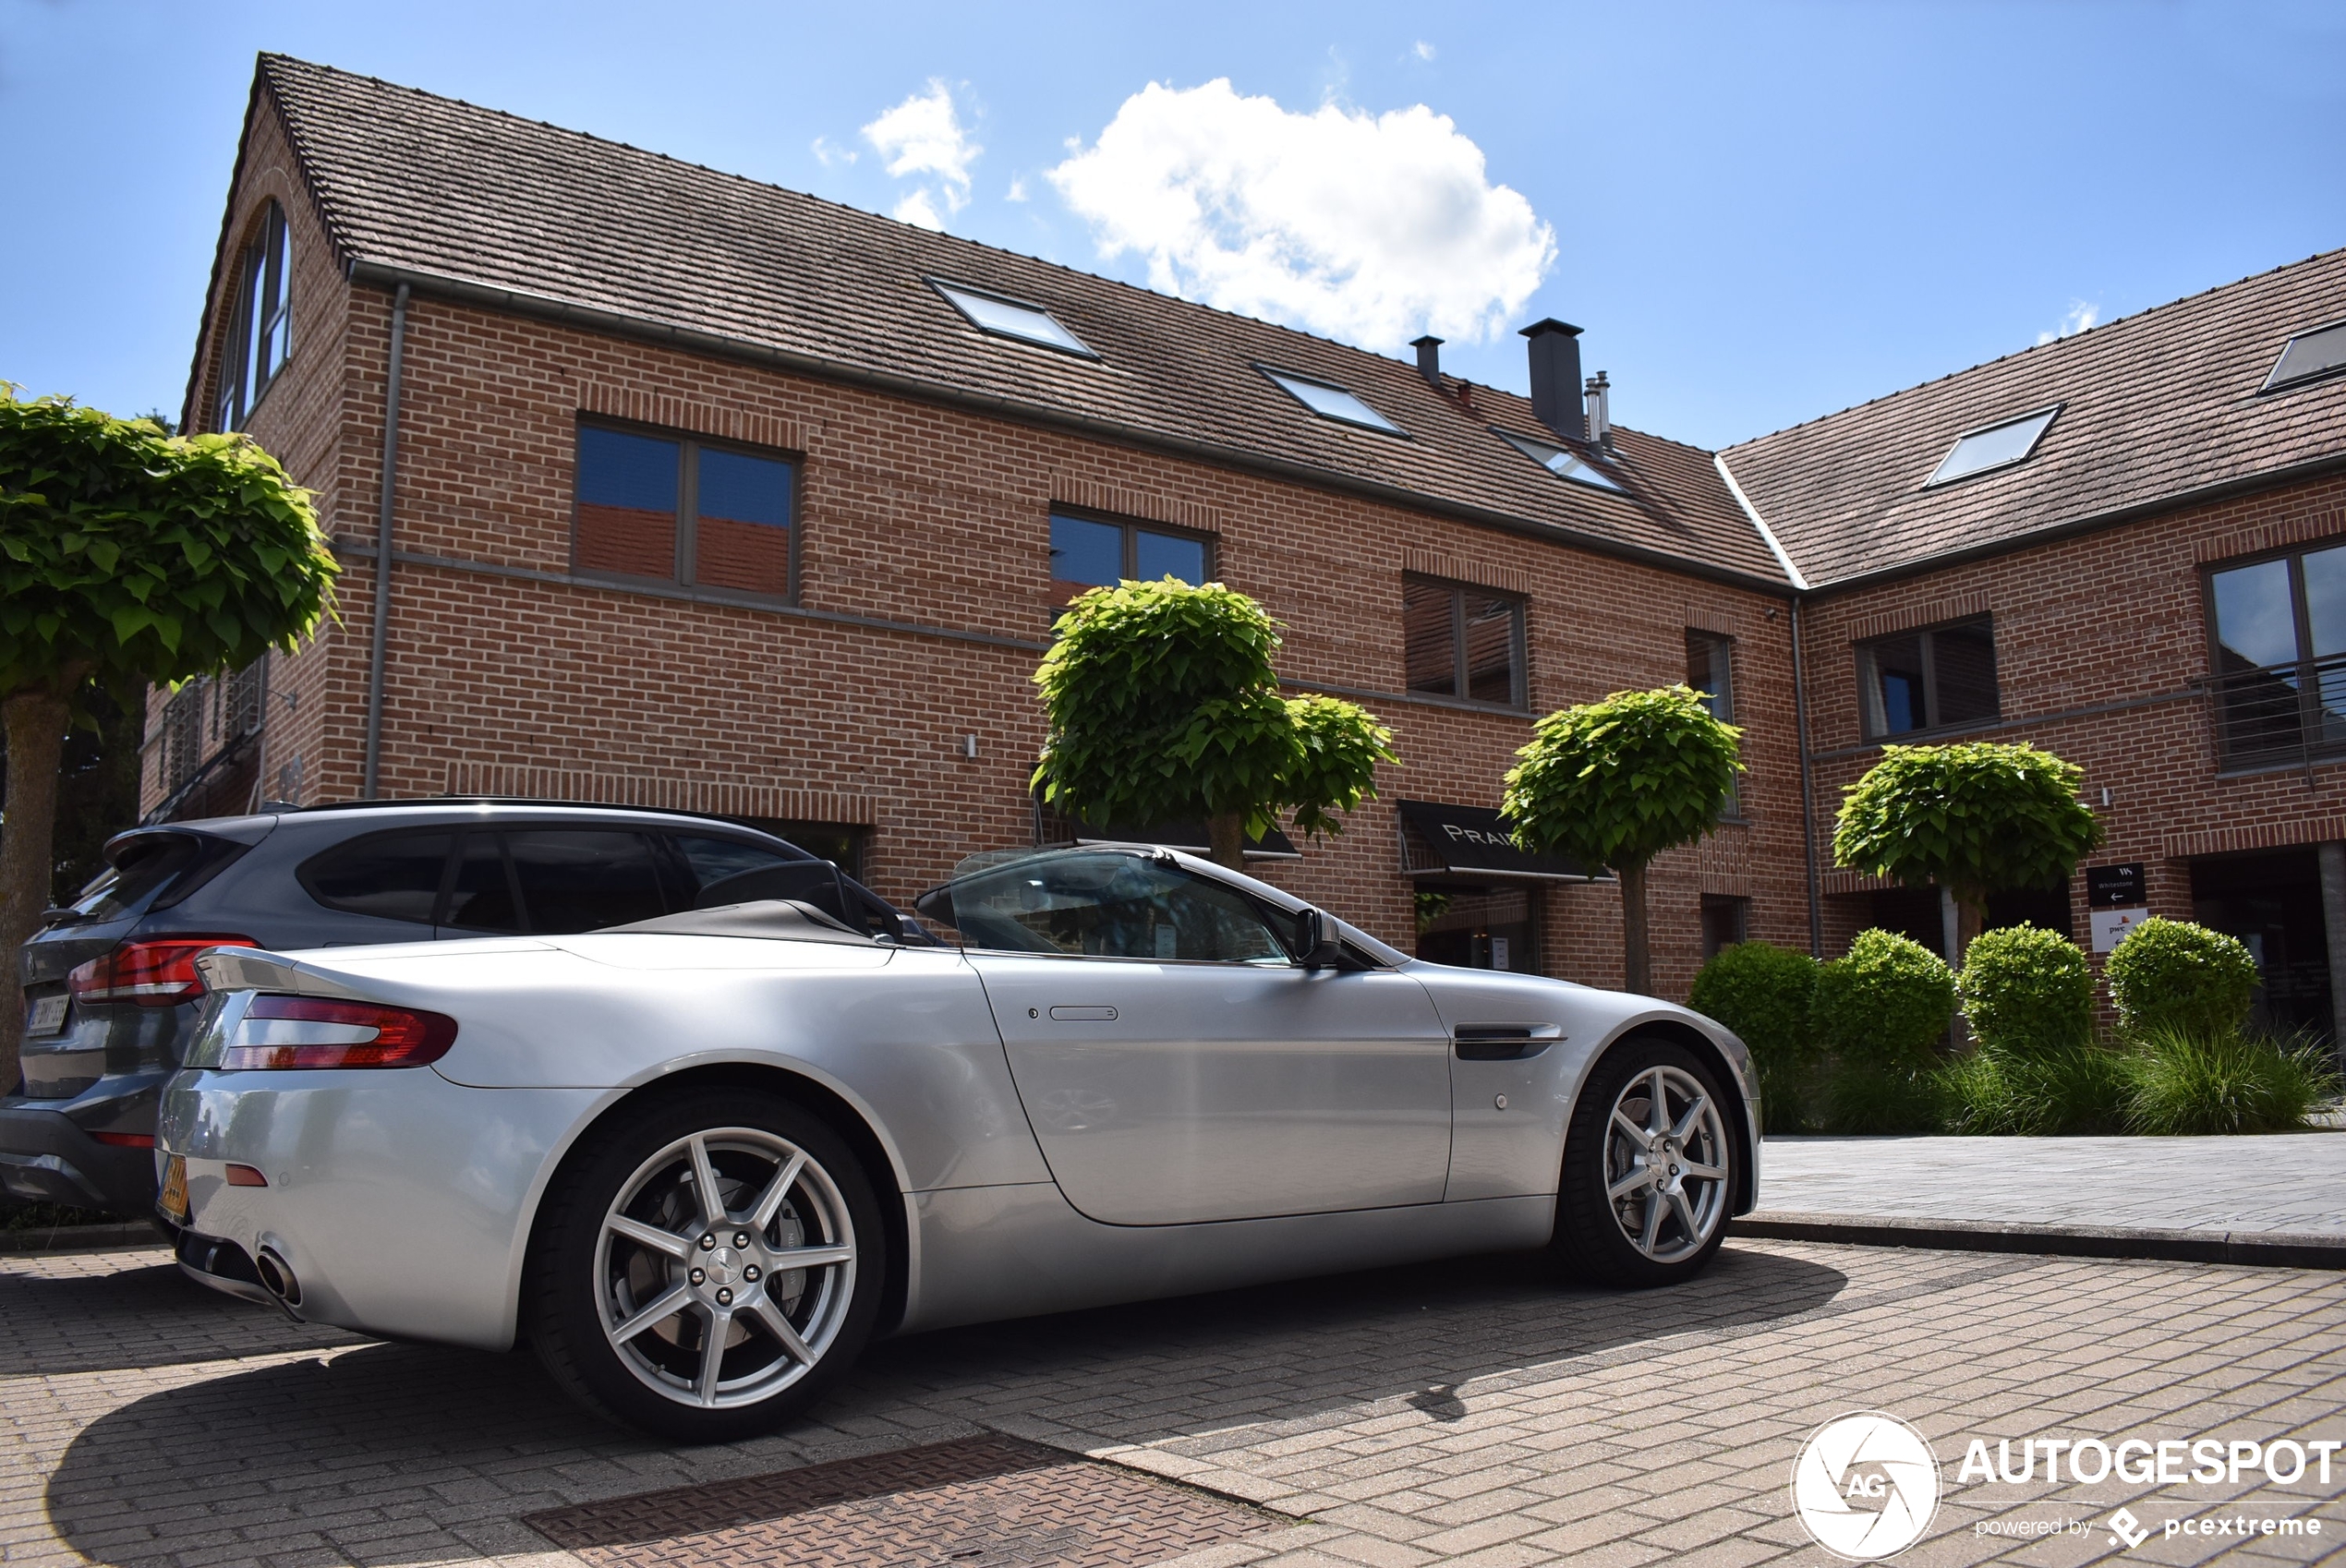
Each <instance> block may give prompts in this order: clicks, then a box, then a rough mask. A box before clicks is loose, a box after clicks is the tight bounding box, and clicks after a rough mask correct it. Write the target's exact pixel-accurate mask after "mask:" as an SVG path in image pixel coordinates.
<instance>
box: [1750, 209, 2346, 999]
mask: <svg viewBox="0 0 2346 1568" xmlns="http://www.w3.org/2000/svg"><path fill="white" fill-rule="evenodd" d="M2340 371H2346V251H2331V252H2329V253H2328V254H2325V255H2321V256H2316V257H2314V258H2312V259H2309V260H2305V261H2301V262H2297V263H2295V264H2293V265H2292V266H2287V267H2281V268H2278V269H2276V270H2274V271H2269V272H2266V273H2263V274H2261V275H2259V276H2256V277H2252V278H2249V279H2246V280H2244V281H2243V282H2240V283H2231V284H2228V285H2226V286H2224V287H2221V288H2217V289H2211V290H2209V291H2207V293H2205V294H2200V295H2196V296H2192V297H2190V298H2187V299H2183V300H2179V301H2176V302H2175V303H2173V304H2171V305H2164V306H2160V307H2159V308H2155V309H2151V310H2146V311H2144V312H2142V313H2140V314H2139V315H2135V316H2132V317H2128V318H2125V319H2123V320H2116V321H2112V322H2110V323H2109V324H2107V325H2104V326H2100V327H2096V328H2095V329H2093V330H2092V331H2090V332H2085V333H2082V334H2080V335H2078V336H2076V337H2074V338H2068V339H2063V340H2062V341H2060V342H2056V343H2051V344H2042V345H2040V346H2038V347H2035V348H2031V349H2027V350H2026V351H2024V352H2022V353H2019V354H2014V355H2011V356H2006V357H2005V358H2002V359H1998V360H1995V361H1993V362H1991V363H1989V364H1986V365H1981V366H1977V367H1975V368H1971V369H1968V370H1965V371H1962V372H1959V373H1957V374H1955V375H1953V376H1949V377H1946V378H1944V379H1943V380H1937V381H1932V382H1930V383H1929V384H1928V385H1925V386H1920V387H1915V388H1911V389H1909V390H1907V391H1905V392H1896V393H1893V394H1892V395H1891V396H1889V397H1885V398H1881V399H1879V400H1877V401H1875V402H1872V403H1868V404H1864V405H1862V406H1859V407H1856V408H1850V409H1845V410H1844V411H1842V412H1841V413H1838V414H1832V415H1828V416H1825V417H1824V418H1821V419H1818V420H1814V421H1812V422H1810V423H1808V424H1806V425H1801V426H1797V427H1795V428H1791V429H1788V430H1780V431H1778V432H1776V433H1775V434H1773V435H1769V436H1763V437H1761V438H1760V439H1759V440H1754V441H1749V442H1747V443H1745V444H1744V445H1741V446H1737V447H1733V448H1730V449H1729V450H1728V451H1726V452H1723V453H1722V454H1721V456H1722V461H1723V464H1724V465H1725V467H1726V469H1727V471H1728V472H1729V473H1731V474H1732V475H1733V476H1734V477H1735V480H1736V481H1737V482H1738V484H1739V485H1740V486H1741V488H1742V490H1743V493H1744V495H1745V496H1746V498H1747V500H1748V501H1749V502H1750V504H1751V505H1752V506H1753V507H1754V509H1755V510H1756V512H1757V513H1758V515H1759V516H1760V517H1762V518H1764V519H1765V520H1766V524H1767V525H1768V526H1769V527H1770V528H1771V529H1772V530H1773V532H1774V534H1775V536H1776V537H1778V538H1779V539H1781V540H1782V541H1783V543H1784V548H1785V549H1786V550H1787V551H1788V552H1789V554H1790V556H1791V558H1792V560H1793V561H1795V562H1796V563H1797V566H1798V569H1799V571H1800V572H1801V573H1802V581H1803V586H1804V588H1805V589H1806V591H1805V592H1804V593H1803V594H1802V595H1801V602H1800V615H1801V633H1802V641H1803V656H1804V657H1803V660H1802V673H1803V676H1804V692H1805V695H1806V697H1807V708H1808V752H1809V759H1810V767H1811V771H1812V773H1813V776H1814V790H1815V803H1814V818H1813V820H1814V822H1815V824H1816V829H1817V832H1818V834H1819V836H1820V840H1821V841H1824V842H1826V843H1829V840H1830V837H1831V828H1832V813H1833V809H1834V805H1835V803H1836V802H1838V801H1839V799H1840V793H1841V789H1842V787H1843V786H1844V785H1845V784H1847V783H1849V782H1850V781H1852V780H1854V779H1855V778H1856V777H1857V776H1858V775H1859V774H1860V773H1862V772H1863V771H1864V770H1865V769H1866V768H1867V767H1868V766H1870V764H1871V762H1872V760H1873V759H1874V757H1875V756H1876V755H1877V754H1878V751H1879V747H1880V742H1882V741H1884V740H1886V739H1887V740H1899V739H1907V738H1922V739H1929V740H1941V739H1953V738H1970V739H1993V740H2013V741H2027V742H2032V743H2034V744H2036V745H2039V746H2043V747H2045V748H2047V749H2048V750H2050V751H2053V752H2056V753H2058V754H2061V755H2062V756H2063V757H2066V758H2068V759H2069V760H2070V761H2072V762H2074V763H2077V764H2079V765H2081V766H2083V767H2084V768H2085V770H2086V799H2087V800H2088V801H2089V802H2091V803H2092V804H2093V805H2094V806H2095V807H2096V809H2097V810H2098V812H2099V813H2100V815H2101V817H2102V820H2103V822H2104V824H2105V826H2107V828H2108V831H2109V835H2110V841H2109V844H2108V846H2107V848H2105V849H2104V850H2101V851H2100V852H2099V853H2098V854H2097V855H2096V856H2094V857H2093V863H2092V866H2089V867H2087V868H2086V869H2084V870H2081V872H2080V874H2078V875H2077V876H2076V877H2075V878H2074V879H2073V882H2072V884H2071V886H2069V887H2059V888H2050V889H2046V890H2045V891H2044V892H2043V893H2041V894H2038V895H2035V896H2028V895H2017V896H2014V897H2013V898H2011V899H2007V900H2004V902H2005V904H2006V908H2005V909H2004V910H2003V911H2001V912H2002V913H2003V915H2004V916H2005V918H2008V919H2017V918H2023V917H2026V918H2028V919H2032V920H2035V921H2037V922H2038V923H2043V924H2049V925H2056V926H2059V927H2062V928H2063V929H2066V930H2068V931H2069V932H2070V933H2071V934H2072V935H2074V937H2076V938H2077V939H2078V940H2079V941H2081V942H2088V943H2089V944H2091V945H2092V946H2095V947H2101V946H2106V945H2107V944H2108V942H2109V941H2110V938H2111V935H2112V934H2111V932H2110V930H2109V929H2108V927H2109V926H2110V923H2112V921H2113V920H2114V919H2118V918H2120V917H2117V916H2114V915H2112V914H2111V913H2110V912H2109V911H2108V910H2105V911H2103V913H2102V924H2103V926H2104V930H2103V932H2102V935H2101V936H2100V939H2099V940H2098V941H2095V940H2094V939H2093V925H2094V914H2095V911H2094V910H2093V909H2091V908H2089V905H2088V895H2089V887H2090V886H2091V885H2092V884H2093V883H2095V882H2097V881H2098V882H2100V883H2101V884H2102V886H2103V887H2104V889H2105V892H2104V897H2103V899H2102V900H2101V901H2102V902H2103V903H2104V904H2105V905H2110V906H2113V907H2116V908H2125V909H2135V910H2141V911H2147V912H2149V913H2154V914H2161V915H2168V916H2172V917H2176V918H2182V919H2196V920H2199V921H2202V922H2204V923H2207V924H2210V925H2213V926H2216V927H2217V928H2218V929H2219V930H2224V931H2229V932H2231V933H2233V934H2234V935H2239V936H2241V937H2242V938H2243V940H2245V941H2246V942H2247V943H2248V945H2249V947H2250V948H2251V950H2252V951H2253V952H2255V954H2256V956H2257V958H2258V961H2259V964H2260V966H2261V968H2262V970H2263V972H2264V976H2265V994H2264V1001H2263V1005H2264V1007H2265V1008H2266V1011H2267V1015H2268V1016H2269V1017H2270V1018H2271V1019H2272V1020H2273V1021H2274V1022H2276V1023H2280V1024H2284V1025H2303V1026H2305V1027H2308V1028H2312V1029H2316V1030H2319V1031H2329V1030H2330V1028H2331V1024H2332V1006H2333V1003H2332V998H2333V996H2334V995H2335V996H2338V997H2340V998H2346V970H2341V971H2340V982H2339V983H2337V984H2336V985H2335V986H2334V985H2333V983H2332V979H2331V975H2332V964H2333V962H2334V961H2335V962H2340V963H2346V843H2341V840H2346V769H2341V767H2340V764H2341V763H2346V717H2341V715H2346V657H2341V656H2346V549H2340V547H2341V546H2346V377H2341V376H2340V374H2339V372H2340ZM1824 858H1825V859H1826V861H1827V862H1830V854H1829V852H1827V853H1826V854H1825V856H1824ZM2097 867H2098V868H2103V872H2104V874H2103V875H2102V876H2101V877H2099V878H2096V877H2095V876H2094V875H2093V871H2094V868H2097ZM2133 867H2139V868H2141V874H2140V878H2139V880H2137V879H2136V877H2135V876H2134V875H2133V874H2132V873H2131V871H2130V870H2129V871H2126V872H2124V873H2122V874H2116V875H2113V874H2111V873H2112V871H2114V870H2116V869H2117V868H2133ZM1821 880H1822V886H1821V895H1822V896H1821V899H1820V912H1821V924H1822V928H1823V930H1822V936H1823V945H1824V947H1825V948H1826V949H1827V950H1828V951H1832V950H1837V949H1838V948H1840V947H1845V946H1846V944H1847V942H1848V940H1849V938H1850V937H1851V936H1852V935H1855V934H1856V932H1857V931H1858V930H1861V929H1863V928H1864V927H1865V926H1867V925H1869V924H1882V925H1888V926H1891V927H1893V928H1903V929H1906V930H1909V931H1912V932H1914V933H1915V934H1916V935H1919V936H1924V937H1926V938H1932V937H1936V936H1937V935H1938V933H1939V932H1940V930H1941V910H1940V909H1939V908H1938V907H1937V899H1936V898H1935V895H1934V894H1932V893H1931V892H1930V891H1929V890H1922V891H1920V892H1917V891H1914V890H1906V889H1893V888H1880V887H1876V886H1874V885H1872V884H1870V883H1869V882H1868V879H1865V878H1862V877H1858V876H1856V875H1854V874H1851V873H1847V872H1840V871H1832V870H1827V871H1825V873H1824V874H1823V876H1822V879H1821ZM2333 934H2334V935H2333ZM1934 945H1935V944H1934ZM2333 953H2335V955H2336V957H2335V959H2334V958H2333Z"/></svg>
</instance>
